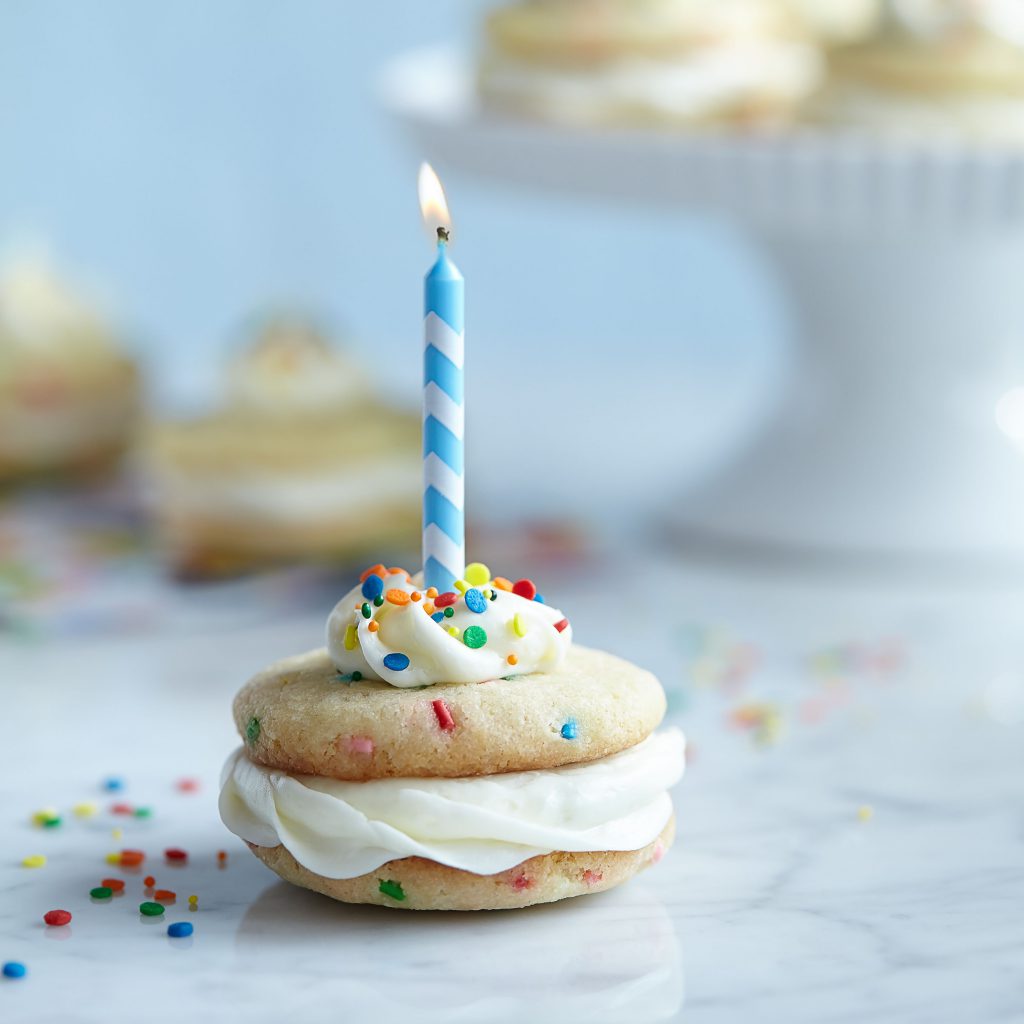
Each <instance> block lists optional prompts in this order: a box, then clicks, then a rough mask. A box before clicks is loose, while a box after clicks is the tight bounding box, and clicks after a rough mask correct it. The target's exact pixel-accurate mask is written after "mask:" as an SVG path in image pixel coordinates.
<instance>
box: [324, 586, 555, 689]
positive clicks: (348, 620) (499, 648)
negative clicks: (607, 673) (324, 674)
mask: <svg viewBox="0 0 1024 1024" xmlns="http://www.w3.org/2000/svg"><path fill="white" fill-rule="evenodd" d="M375 578H379V579H380V580H382V582H383V588H382V589H383V594H384V600H383V603H382V604H381V605H380V606H377V605H375V604H374V603H373V600H372V598H371V597H370V596H369V595H368V592H367V591H366V589H365V586H366V585H365V582H364V583H361V584H360V585H359V586H356V587H353V589H352V590H350V591H349V592H348V593H347V594H346V595H345V596H344V597H343V598H342V599H341V600H340V601H339V602H338V603H337V605H335V608H334V611H332V612H331V615H330V618H329V619H328V620H327V650H328V653H329V654H330V656H331V660H332V661H333V662H334V664H335V665H336V666H337V668H338V670H339V671H341V672H353V671H359V672H361V673H362V674H363V676H364V677H365V678H367V679H379V680H382V681H383V682H386V683H390V684H391V685H392V686H400V687H407V686H430V685H432V684H434V683H439V682H444V683H482V682H486V681H487V680H488V679H500V678H502V677H503V676H509V675H523V674H526V673H529V672H543V671H551V670H552V669H554V668H557V667H558V665H559V664H561V661H562V659H563V658H564V657H565V654H566V652H567V651H568V650H569V645H570V644H571V643H572V627H571V626H570V625H569V624H568V623H567V622H565V616H564V615H563V614H562V613H561V612H560V611H559V610H558V609H557V608H551V607H549V606H548V605H546V604H542V603H541V602H540V601H536V600H530V599H528V598H525V597H520V596H519V595H518V594H514V593H511V592H510V591H507V590H501V589H498V587H497V586H496V585H495V584H494V583H493V582H489V583H486V584H481V585H480V586H478V587H473V588H469V589H468V590H467V591H466V594H465V596H463V595H461V594H460V595H457V600H455V601H454V603H453V604H451V605H450V607H451V609H452V612H453V614H452V615H451V616H449V617H447V618H446V617H444V605H443V604H442V605H441V606H436V605H434V604H433V601H432V600H431V599H430V598H429V597H427V596H426V594H424V593H423V592H422V583H421V582H418V580H419V579H420V578H419V577H416V579H412V578H411V577H409V576H407V575H406V574H405V573H404V572H403V571H401V570H399V571H397V572H389V573H387V574H386V575H381V576H379V577H377V576H375ZM389 590H398V591H401V592H402V593H404V594H410V595H413V594H415V595H418V597H417V598H416V600H409V601H408V603H405V604H396V603H393V601H392V600H389V599H388V598H387V596H386V595H387V592H388V591H389ZM470 590H472V591H473V593H472V594H471V593H470ZM488 592H489V593H491V594H493V595H494V598H493V600H492V599H491V598H490V597H489V596H485V595H486V594H487V593H488ZM453 593H454V592H453ZM441 600H442V602H443V600H444V599H443V598H442V599H441ZM364 605H365V606H368V609H369V611H370V616H369V617H367V616H365V615H364V613H363V608H364ZM432 609H433V613H431V612H432ZM477 609H479V610H477ZM438 614H440V615H441V618H440V620H439V621H435V619H434V617H433V616H434V615H438ZM559 627H560V628H559ZM470 630H473V632H469V631H470ZM478 630H483V632H484V634H485V635H486V640H485V642H484V643H483V644H482V645H481V646H473V644H474V643H476V642H477V641H478V640H479V638H480V634H479V632H477V631H478ZM453 631H454V632H453ZM510 655H511V656H513V657H514V659H515V662H514V663H511V662H509V660H508V658H509V656H510ZM403 660H405V661H406V662H407V663H406V664H405V667H404V668H400V667H396V666H398V665H401V664H402V663H403Z"/></svg>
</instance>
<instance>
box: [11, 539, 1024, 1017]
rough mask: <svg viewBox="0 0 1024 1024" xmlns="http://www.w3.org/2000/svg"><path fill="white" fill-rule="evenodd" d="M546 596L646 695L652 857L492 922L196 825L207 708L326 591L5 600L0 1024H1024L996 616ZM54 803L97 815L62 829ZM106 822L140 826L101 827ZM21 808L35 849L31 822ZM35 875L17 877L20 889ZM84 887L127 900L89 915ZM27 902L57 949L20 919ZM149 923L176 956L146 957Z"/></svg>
mask: <svg viewBox="0 0 1024 1024" xmlns="http://www.w3.org/2000/svg"><path fill="white" fill-rule="evenodd" d="M666 570H668V571H666ZM544 579H545V586H546V588H547V590H548V592H549V593H554V592H556V591H557V593H558V595H559V604H560V605H561V607H563V608H564V609H565V610H567V611H568V612H569V614H571V615H572V617H573V622H574V629H575V630H576V636H577V638H578V639H579V640H580V641H581V642H589V643H592V644H594V643H596V644H601V645H603V646H607V647H610V648H611V649H613V650H615V651H616V652H617V653H621V654H623V655H626V656H629V657H631V658H633V659H635V660H637V661H640V662H642V663H644V664H647V665H649V666H650V667H651V668H653V669H655V670H656V671H658V673H659V674H660V675H661V677H662V679H663V680H664V682H665V684H666V688H667V689H668V691H669V695H670V712H669V718H670V719H671V720H672V721H675V722H678V723H680V724H682V726H683V727H684V728H685V730H686V732H687V734H688V736H689V739H690V743H691V759H690V764H689V767H688V772H687V775H686V778H685V779H684V780H683V783H682V784H681V785H680V786H679V788H678V790H677V792H676V794H675V797H676V805H677V813H678V821H679V839H678V842H677V845H676V847H675V848H674V849H673V850H672V851H671V853H670V854H669V855H668V856H667V857H666V858H665V860H664V861H663V862H662V863H661V864H660V865H658V866H657V867H656V868H654V869H652V870H650V871H648V872H646V873H644V874H642V875H640V876H639V877H637V878H636V879H635V880H634V881H633V882H632V883H630V884H629V885H627V886H624V887H622V888H621V889H619V890H617V891H613V892H610V893H606V894H601V895H597V896H594V897H585V898H582V899H578V900H573V901H568V902H567V903H564V904H558V905H553V906H547V907H539V908H535V909H532V910H528V911H517V912H505V913H495V914H469V915H455V914H451V915H444V914H421V915H416V914H400V913H397V912H389V911H382V910H380V909H378V908H350V907H345V906H342V905H338V904H335V903H333V902H331V901H329V900H327V899H325V898H322V897H319V896H316V895H313V894H311V893H308V892H305V891H301V890H298V889H294V888H291V887H290V886H288V885H286V884H285V883H283V882H280V881H278V880H277V878H276V876H274V875H272V874H271V873H270V872H269V871H268V870H267V869H265V868H264V867H263V866H262V865H261V864H259V863H258V862H257V861H256V860H255V858H253V857H252V856H251V855H250V854H249V853H248V851H247V850H246V849H245V847H244V846H243V845H242V844H241V843H240V842H239V841H238V840H236V839H235V838H234V837H233V836H231V835H229V834H228V833H227V832H226V831H225V830H224V828H223V827H222V825H221V824H220V821H219V819H218V816H217V811H216V796H217V779H218V772H219V768H220V765H221V762H222V760H223V759H224V757H225V755H226V754H227V753H228V752H229V751H230V750H231V749H232V748H233V746H234V745H235V744H236V742H237V741H236V738H235V736H234V733H233V729H232V725H231V720H230V715H229V705H230V700H231V697H232V694H233V693H234V691H235V690H236V689H237V687H238V686H239V685H240V684H241V682H243V681H244V679H245V678H246V676H247V675H248V674H249V673H250V672H252V671H253V670H255V669H257V668H259V667H260V666H261V665H262V664H263V663H265V662H267V661H269V660H271V659H273V658H276V657H278V656H281V655H283V654H287V653H291V652H294V651H297V650H300V649H305V648H308V647H311V646H315V645H317V643H318V642H319V638H320V633H321V628H322V622H323V619H324V616H325V614H326V611H327V610H328V608H329V603H328V595H329V593H333V592H334V590H333V589H331V588H330V587H329V588H326V589H325V590H324V593H323V594H318V593H314V594H312V595H310V593H309V592H308V590H302V589H301V588H298V587H297V586H293V585H292V583H289V584H287V585H284V586H278V587H276V588H274V587H270V588H268V587H266V586H264V585H255V587H254V586H253V585H232V586H227V587H215V588H197V587H193V588H178V589H176V588H171V587H169V586H168V585H167V584H158V583H156V582H154V580H153V579H152V578H151V577H150V576H148V575H147V574H146V573H145V572H139V573H138V574H136V575H135V576H132V575H131V574H128V575H127V576H126V577H124V578H120V579H118V580H117V582H116V584H115V583H112V582H111V581H110V580H106V579H92V580H89V581H87V584H83V586H82V587H80V588H79V589H78V591H76V592H75V593H77V595H78V597H77V599H68V600H67V601H65V603H64V604H61V603H60V601H58V602H56V603H53V602H51V604H50V605H49V606H47V607H42V608H40V607H39V606H32V604H31V601H29V603H28V604H23V605H21V606H14V605H11V606H9V607H8V622H7V626H8V628H7V629H6V630H4V631H0V693H2V695H3V698H4V701H3V729H2V737H3V740H2V742H3V747H2V749H3V764H4V768H5V770H4V772H3V775H2V778H0V795H2V799H0V822H2V824H0V960H4V961H7V960H18V961H21V962H23V963H24V964H25V965H26V966H27V968H28V974H27V976H26V977H25V978H24V979H22V980H20V981H12V980H7V979H0V1020H4V1021H11V1022H18V1024H22V1022H25V1024H28V1022H43V1021H58V1020H59V1021H64V1022H69V1021H83V1022H85V1021H97V1022H99V1021H103V1022H105V1024H109V1022H116V1021H129V1020H130V1021H138V1020H146V1021H164V1020H167V1021H170V1020H179V1019H180V1020H197V1021H206V1020H210V1021H224V1020H235V1019H239V1020H246V1021H250V1022H257V1021H280V1020H282V1019H293V1020H296V1021H303V1022H317V1021H354V1020H362V1019H366V1018H367V1017H368V1016H369V1015H372V1016H373V1019H374V1020H375V1021H378V1022H386V1021H404V1020H417V1021H473V1022H481V1021H492V1020H493V1021H518V1020H524V1019H529V1020H530V1021H532V1022H543V1021H559V1022H568V1021H572V1022H575V1021H629V1022H636V1021H660V1020H676V1019H683V1020H686V1021H692V1022H716V1024H717V1022H726V1021H729V1022H731V1021H744V1022H746V1021H752V1020H757V1021H759V1022H764V1021H785V1022H794V1021H815V1022H830V1021H835V1022H842V1021H850V1022H859V1021H866V1020H870V1021H873V1022H886V1021H893V1022H900V1024H912V1022H916V1021H922V1022H923V1021H928V1022H934V1021H946V1020H948V1021H964V1020H970V1021H985V1022H988V1021H1002V1020H1006V1021H1011V1020H1018V1021H1019V1020H1021V1019H1024V982H1022V977H1024V973H1022V969H1024V914H1022V913H1021V908H1022V907H1024V648H1022V646H1021V635H1022V634H1021V630H1020V625H1021V616H1020V609H1021V608H1022V607H1024V604H1022V603H1021V596H1022V595H1021V594H1020V592H1019V591H1013V592H1011V591H1008V590H1005V589H1003V590H992V589H989V590H978V589H975V590H973V591H966V592H965V591H959V592H949V593H943V592H939V591H936V590H935V588H934V587H929V588H924V587H922V588H914V587H903V588H901V589H898V590H894V589H893V588H891V587H880V586H877V585H871V584H868V583H866V582H864V581H863V580H861V581H859V582H853V583H849V584H847V585H840V584H838V583H836V582H835V581H829V582H824V581H823V580H821V579H818V580H809V579H802V580H800V579H792V578H787V577H780V576H775V575H766V574H765V573H759V574H751V573H741V572H738V571H733V572H726V571H724V570H718V571H711V570H707V569H705V570H696V569H692V568H691V569H687V568H684V567H682V566H675V565H673V564H672V563H671V562H667V561H666V560H665V559H664V558H661V559H658V560H657V561H655V560H653V559H651V558H647V557H645V556H641V555H638V556H636V558H631V559H629V560H624V561H623V562H622V564H620V565H615V566H608V567H607V568H606V569H604V570H595V569H587V568H583V567H576V568H563V569H559V570H548V571H547V572H545V573H544ZM293 582H294V581H293ZM333 586H334V585H333V584H332V587H333ZM72 589H73V588H72ZM610 594H612V595H614V599H612V600H610V599H609V596H608V595H610ZM631 594H632V595H634V599H635V602H636V606H635V610H629V600H628V596H629V595H631ZM76 601H77V603H76ZM11 609H14V613H13V615H12V610H11ZM26 609H27V611H26ZM19 611H20V613H21V619H20V620H19V619H18V614H17V613H18V612H19ZM101 612H102V613H103V614H102V615H101ZM83 616H84V618H85V619H86V620H87V623H88V624H89V625H91V626H94V625H95V624H96V622H97V621H99V622H100V623H101V625H103V626H104V628H101V629H96V628H78V626H79V625H80V624H81V620H82V618H83ZM104 616H106V617H105V618H104ZM12 623H14V625H12ZM15 626H16V627H17V628H15ZM108 776H117V777H120V778H122V779H123V780H124V782H125V788H124V789H123V791H122V792H120V793H116V794H112V793H107V792H104V791H103V790H102V789H101V785H100V783H101V780H103V779H104V778H106V777H108ZM182 778H193V779H196V780H198V782H199V788H198V790H197V791H195V792H182V791H181V790H180V789H179V788H178V782H179V780H181V779H182ZM82 801H95V802H96V803H97V804H98V805H99V808H100V810H99V813H97V814H96V815H95V816H94V817H91V818H78V817H76V816H75V815H74V814H73V813H72V812H71V808H72V807H73V806H74V805H75V804H77V803H79V802H82ZM118 801H121V802H126V803H129V804H131V805H132V806H133V807H140V806H141V807H148V808H151V809H152V814H151V816H150V817H148V818H135V817H125V816H123V815H115V814H112V813H110V811H109V808H110V806H111V805H112V804H113V803H115V802H118ZM47 806H52V807H55V808H57V809H58V810H59V811H60V812H61V814H62V824H61V825H60V826H59V827H55V828H40V827H38V826H35V825H33V824H32V823H31V821H30V818H31V816H32V814H33V812H35V811H36V810H38V809H40V808H43V807H47ZM115 828H120V829H122V830H123V836H122V837H121V838H116V837H115V836H114V835H113V830H114V829H115ZM169 846H177V847H181V848H183V849H185V850H186V851H187V852H188V854H189V859H188V862H187V864H186V865H184V866H181V867H174V866H171V865H169V864H167V863H166V862H165V860H164V858H163V854H162V851H163V850H164V849H165V848H166V847H169ZM122 847H128V848H138V849H142V850H144V851H146V852H147V854H148V859H147V861H146V862H145V864H144V865H143V867H142V868H141V869H139V870H136V871H126V870H125V869H123V868H119V869H117V870H116V871H115V869H113V868H110V867H109V866H108V865H107V863H106V862H105V859H104V858H105V855H106V854H108V853H109V852H110V851H113V850H116V849H119V848H122ZM219 850H226V851H227V853H228V859H227V863H226V865H225V866H223V867H219V866H218V862H217V851H219ZM33 854H44V855H45V856H46V857H47V863H46V866H45V867H42V868H37V869H28V868H25V867H23V866H21V862H22V859H23V858H24V857H26V856H29V855H33ZM147 873H152V874H153V875H154V876H155V877H156V878H157V881H158V884H159V885H165V886H167V887H169V888H172V889H174V890H175V891H176V892H177V893H178V899H177V903H176V904H175V905H174V906H173V907H172V908H171V909H169V911H168V913H167V915H166V917H165V918H164V919H162V920H161V919H156V920H153V919H142V918H140V915H139V913H138V910H137V906H138V903H139V902H140V900H141V899H142V898H143V897H142V888H143V885H142V877H143V876H144V875H145V874H147ZM111 874H116V875H117V876H119V877H122V878H124V879H125V880H126V881H127V892H126V894H125V895H123V896H120V897H116V898H114V899H112V900H109V901H106V902H96V901H93V900H91V899H90V896H89V890H90V888H91V887H93V886H95V885H97V884H99V881H100V879H101V878H103V877H106V876H108V875H111ZM192 893H194V894H196V895H198V897H199V902H198V909H197V910H196V911H194V912H190V911H189V909H188V905H187V896H188V895H189V894H192ZM55 907H61V908H64V909H67V910H70V911H71V912H72V914H73V915H74V917H73V921H72V923H71V924H70V925H69V926H66V927H63V928H49V927H47V926H45V925H44V924H43V922H42V915H43V913H44V912H45V911H47V910H50V909H52V908H55ZM172 920H189V921H191V922H192V923H193V924H194V926H195V934H194V936H193V937H192V938H190V939H184V940H181V939H179V940H172V939H169V938H168V937H167V934H166V924H167V922H168V921H172Z"/></svg>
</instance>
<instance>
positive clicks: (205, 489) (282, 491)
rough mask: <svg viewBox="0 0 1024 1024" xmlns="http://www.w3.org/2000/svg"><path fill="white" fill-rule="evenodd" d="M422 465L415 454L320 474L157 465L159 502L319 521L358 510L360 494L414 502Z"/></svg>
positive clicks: (200, 511)
mask: <svg viewBox="0 0 1024 1024" xmlns="http://www.w3.org/2000/svg"><path fill="white" fill-rule="evenodd" d="M422 472H423V471H422V469H421V467H420V463H419V462H418V461H417V460H415V459H387V458H381V459H377V460H375V461H374V462H373V463H372V464H357V465H354V466H351V467H349V466H345V465H339V466H330V467H325V468H324V469H323V471H322V472H320V473H308V474H305V473H304V474H296V473H286V472H282V473H269V472H266V471H264V472H259V473H241V472H236V473H221V474H218V475H214V474H212V473H202V474H197V473H189V472H187V471H185V470H182V469H174V468H171V467H165V468H163V469H162V470H161V476H160V480H159V488H160V493H161V499H160V500H161V501H168V502H171V503H173V505H174V506H175V508H177V509H183V510H185V511H187V512H189V513H191V514H193V515H197V516H208V517H210V518H212V519H234V518H235V517H238V516H244V517H245V518H246V520H251V519H259V520H265V521H266V522H269V523H288V524H302V523H308V522H320V521H321V520H324V519H329V518H330V517H331V516H336V515H342V514H347V513H355V512H360V513H361V512H364V511H365V509H366V495H367V494H372V495H373V499H374V501H375V502H377V503H379V504H380V505H382V506H383V505H388V504H394V503H399V502H403V501H409V502H411V503H412V502H417V503H418V501H419V497H420V493H421V491H422V483H423V477H422Z"/></svg>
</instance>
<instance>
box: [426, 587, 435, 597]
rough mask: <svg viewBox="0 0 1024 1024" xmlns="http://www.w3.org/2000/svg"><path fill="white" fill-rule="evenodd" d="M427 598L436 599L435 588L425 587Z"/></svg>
mask: <svg viewBox="0 0 1024 1024" xmlns="http://www.w3.org/2000/svg"><path fill="white" fill-rule="evenodd" d="M427 597H431V598H433V597H437V587H427Z"/></svg>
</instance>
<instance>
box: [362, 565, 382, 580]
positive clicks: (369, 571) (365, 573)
mask: <svg viewBox="0 0 1024 1024" xmlns="http://www.w3.org/2000/svg"><path fill="white" fill-rule="evenodd" d="M386 572H387V569H385V568H384V566H383V565H382V564H381V563H380V562H378V563H377V564H376V565H371V566H370V568H369V569H364V570H363V571H362V572H361V573H360V574H359V582H360V583H365V582H366V577H367V576H372V575H374V573H376V574H377V575H378V576H383V575H384V574H385V573H386Z"/></svg>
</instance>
